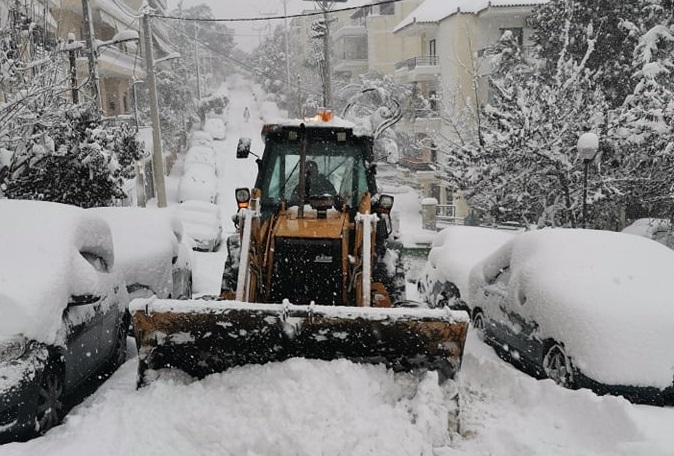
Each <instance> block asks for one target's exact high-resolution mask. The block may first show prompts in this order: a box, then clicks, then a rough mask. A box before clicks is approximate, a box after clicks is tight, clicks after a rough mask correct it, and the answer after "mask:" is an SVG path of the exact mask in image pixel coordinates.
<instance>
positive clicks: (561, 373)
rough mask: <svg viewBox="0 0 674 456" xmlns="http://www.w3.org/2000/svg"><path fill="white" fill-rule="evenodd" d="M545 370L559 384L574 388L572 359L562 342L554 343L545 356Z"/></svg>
mask: <svg viewBox="0 0 674 456" xmlns="http://www.w3.org/2000/svg"><path fill="white" fill-rule="evenodd" d="M543 371H544V372H545V375H546V377H547V378H549V379H551V380H552V381H554V382H555V383H557V384H558V385H559V386H563V387H565V388H573V384H574V375H573V367H572V365H571V360H570V359H569V357H568V356H567V354H566V350H564V347H563V346H562V345H561V344H558V343H553V344H552V345H551V346H550V347H549V348H548V349H547V351H546V352H545V356H543Z"/></svg>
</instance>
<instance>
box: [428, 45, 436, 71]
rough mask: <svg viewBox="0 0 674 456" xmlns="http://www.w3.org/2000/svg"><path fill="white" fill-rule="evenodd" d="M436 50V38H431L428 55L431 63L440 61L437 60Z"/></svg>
mask: <svg viewBox="0 0 674 456" xmlns="http://www.w3.org/2000/svg"><path fill="white" fill-rule="evenodd" d="M436 52H437V49H436V47H435V40H430V41H429V42H428V57H429V63H430V64H431V65H437V64H438V62H437V61H436V55H437V54H436Z"/></svg>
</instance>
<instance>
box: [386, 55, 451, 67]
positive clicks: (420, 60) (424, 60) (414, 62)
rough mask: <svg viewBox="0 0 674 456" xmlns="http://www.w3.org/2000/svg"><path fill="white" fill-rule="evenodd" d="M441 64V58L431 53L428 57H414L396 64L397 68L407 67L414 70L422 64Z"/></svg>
mask: <svg viewBox="0 0 674 456" xmlns="http://www.w3.org/2000/svg"><path fill="white" fill-rule="evenodd" d="M439 64H440V59H439V58H438V56H436V55H429V56H426V57H412V58H409V59H407V60H403V61H402V62H398V63H396V64H395V69H396V70H402V69H405V68H407V69H408V70H410V71H411V70H414V69H415V68H416V67H420V66H437V65H439Z"/></svg>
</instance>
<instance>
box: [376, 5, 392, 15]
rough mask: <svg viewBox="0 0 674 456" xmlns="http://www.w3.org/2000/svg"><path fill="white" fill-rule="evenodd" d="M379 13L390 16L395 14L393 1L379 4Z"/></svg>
mask: <svg viewBox="0 0 674 456" xmlns="http://www.w3.org/2000/svg"><path fill="white" fill-rule="evenodd" d="M379 14H381V15H382V16H392V15H394V14H395V3H384V4H383V5H379Z"/></svg>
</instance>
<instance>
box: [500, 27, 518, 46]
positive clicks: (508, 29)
mask: <svg viewBox="0 0 674 456" xmlns="http://www.w3.org/2000/svg"><path fill="white" fill-rule="evenodd" d="M499 30H500V31H501V36H503V34H504V33H505V32H510V33H512V34H513V38H515V42H517V44H519V45H520V46H522V45H523V44H524V31H523V30H522V27H510V28H501V29H499Z"/></svg>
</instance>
